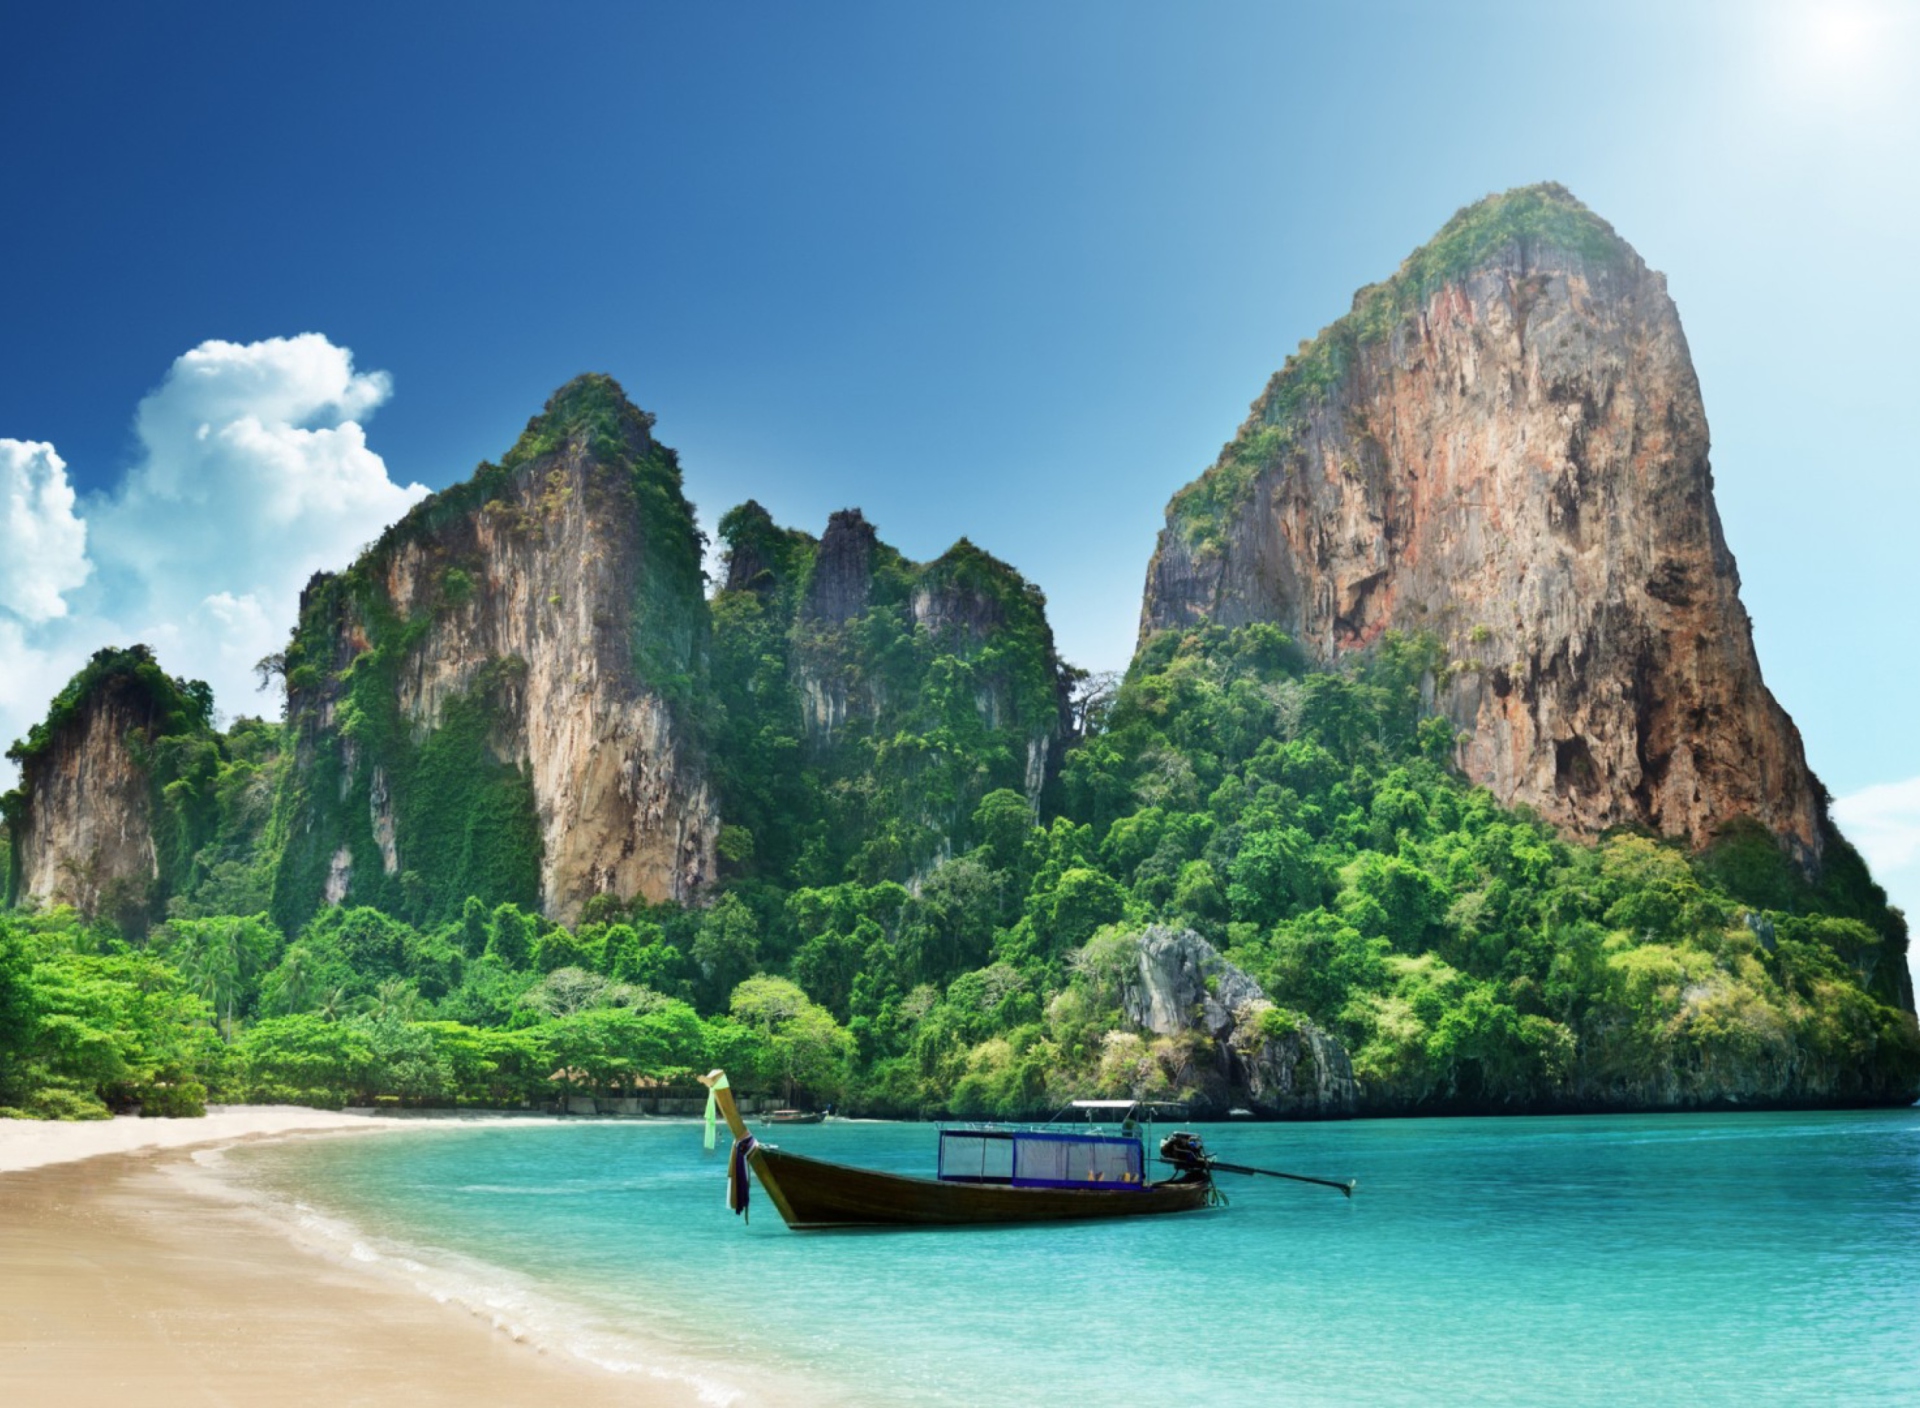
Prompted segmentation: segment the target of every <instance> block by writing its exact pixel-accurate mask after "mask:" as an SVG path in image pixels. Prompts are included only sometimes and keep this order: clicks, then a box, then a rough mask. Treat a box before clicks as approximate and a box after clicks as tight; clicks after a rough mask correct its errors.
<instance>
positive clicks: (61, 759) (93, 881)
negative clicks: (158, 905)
mask: <svg viewBox="0 0 1920 1408" xmlns="http://www.w3.org/2000/svg"><path fill="white" fill-rule="evenodd" d="M152 724H153V720H152V717H151V710H150V709H149V708H148V706H147V701H146V700H145V699H143V698H140V697H139V696H138V695H137V694H135V693H134V692H133V691H130V690H126V689H114V688H109V689H106V690H103V691H101V692H100V693H98V694H95V695H93V696H91V697H89V698H88V699H87V700H86V701H85V702H84V703H83V704H82V705H81V707H80V708H79V709H77V710H76V711H75V712H74V714H73V716H72V718H71V719H70V720H68V721H67V723H66V724H65V726H64V727H62V728H61V729H60V730H59V731H58V732H57V733H55V734H54V735H53V736H52V738H51V739H50V740H49V741H48V746H47V749H46V751H45V752H44V753H41V754H40V755H39V756H37V757H35V758H33V759H32V760H31V761H29V762H28V763H27V764H26V765H25V767H23V768H22V770H21V790H22V792H23V793H24V794H26V795H28V796H30V797H31V798H32V805H31V806H28V807H26V808H24V809H23V814H22V816H21V817H20V820H19V821H18V823H17V824H16V825H15V826H14V827H13V832H14V838H13V839H14V847H15V849H14V856H15V876H14V884H15V889H16V897H17V898H20V899H31V900H36V901H38V902H40V903H42V904H70V905H72V906H74V907H75V908H76V909H79V910H81V911H83V912H84V913H88V914H92V913H95V912H96V911H97V910H98V909H99V908H100V907H101V905H102V901H103V900H110V897H112V896H114V895H116V894H118V895H122V896H127V897H132V898H137V900H138V901H139V902H142V903H144V901H145V899H146V895H147V889H148V887H149V886H150V885H152V884H153V882H154V881H156V880H158V879H159V877H160V862H159V856H158V854H157V852H156V851H155V849H154V840H153V814H152V796H153V789H152V784H151V782H150V780H149V778H148V775H147V769H146V767H145V766H144V765H143V763H142V762H141V761H140V760H139V759H138V758H137V757H136V755H135V748H136V747H137V746H138V745H139V744H140V743H141V742H143V741H146V740H147V739H148V738H149V737H150V730H151V728H152Z"/></svg>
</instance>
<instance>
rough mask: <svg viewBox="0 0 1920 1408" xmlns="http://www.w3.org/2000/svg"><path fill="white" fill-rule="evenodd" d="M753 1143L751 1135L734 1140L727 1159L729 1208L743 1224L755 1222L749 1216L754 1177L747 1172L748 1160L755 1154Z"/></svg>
mask: <svg viewBox="0 0 1920 1408" xmlns="http://www.w3.org/2000/svg"><path fill="white" fill-rule="evenodd" d="M753 1142H754V1141H753V1136H752V1135H751V1134H749V1135H748V1136H747V1137H746V1138H745V1139H736V1140H734V1141H733V1153H732V1154H731V1155H729V1156H728V1158H727V1206H728V1207H730V1208H732V1209H733V1211H734V1213H735V1214H736V1215H737V1216H738V1217H739V1218H740V1220H741V1222H742V1223H743V1224H751V1223H752V1222H753V1219H752V1218H751V1217H749V1216H747V1199H748V1196H749V1194H751V1193H752V1191H753V1175H752V1174H751V1173H749V1172H748V1170H747V1158H748V1156H749V1155H751V1154H752V1153H753Z"/></svg>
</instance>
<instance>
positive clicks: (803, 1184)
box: [702, 1071, 1215, 1231]
mask: <svg viewBox="0 0 1920 1408" xmlns="http://www.w3.org/2000/svg"><path fill="white" fill-rule="evenodd" d="M702 1081H703V1083H704V1084H705V1085H706V1086H707V1088H708V1089H709V1090H710V1091H711V1092H712V1099H711V1101H710V1105H711V1106H712V1108H713V1109H714V1110H716V1111H717V1112H718V1113H719V1114H720V1116H721V1117H722V1118H724V1119H725V1120H726V1122H727V1128H728V1129H729V1130H731V1131H732V1132H733V1139H734V1144H733V1156H732V1158H731V1160H730V1161H729V1166H728V1176H729V1178H730V1180H731V1189H730V1194H729V1202H730V1204H731V1206H732V1207H733V1209H734V1211H736V1212H741V1211H744V1210H745V1208H746V1204H747V1187H746V1184H747V1177H748V1173H747V1171H748V1170H749V1169H751V1170H752V1171H753V1175H754V1176H756V1177H758V1178H759V1180H760V1186H761V1187H762V1188H764V1189H766V1192H767V1196H768V1197H769V1198H770V1199H772V1200H773V1205H774V1207H775V1208H777V1209H779V1212H780V1216H781V1217H783V1218H785V1219H786V1223H787V1226H789V1227H792V1228H795V1229H797V1230H801V1231H807V1230H812V1229H816V1228H824V1227H928V1226H942V1225H949V1226H950V1225H955V1224H964V1223H984V1222H1060V1221H1068V1220H1073V1219H1079V1218H1095V1217H1139V1216H1143V1215H1147V1214H1151V1213H1168V1212H1191V1211H1193V1210H1195V1209H1197V1208H1204V1207H1206V1206H1208V1205H1209V1204H1210V1203H1212V1202H1213V1201H1215V1198H1214V1191H1213V1178H1212V1175H1211V1173H1210V1172H1209V1169H1208V1165H1207V1163H1206V1161H1205V1159H1204V1158H1190V1159H1185V1160H1182V1161H1180V1162H1178V1163H1176V1171H1175V1173H1174V1175H1173V1177H1171V1178H1166V1179H1162V1180H1160V1181H1159V1182H1148V1181H1147V1179H1146V1176H1145V1167H1146V1146H1145V1143H1144V1141H1143V1139H1142V1137H1141V1135H1140V1134H1139V1133H1138V1132H1137V1126H1136V1125H1135V1123H1134V1121H1133V1120H1132V1118H1131V1115H1132V1113H1133V1110H1134V1108H1135V1106H1134V1102H1132V1101H1126V1100H1122V1101H1076V1102H1074V1103H1075V1105H1076V1106H1077V1107H1078V1108H1081V1109H1084V1110H1086V1111H1087V1112H1088V1116H1089V1118H1091V1116H1092V1112H1093V1111H1094V1110H1095V1109H1104V1110H1112V1111H1115V1112H1119V1111H1121V1110H1123V1109H1124V1110H1125V1111H1126V1113H1127V1115H1128V1118H1127V1119H1126V1121H1125V1123H1124V1124H1123V1126H1122V1132H1121V1133H1119V1134H1112V1133H1107V1132H1105V1131H1103V1130H1098V1129H1095V1128H1093V1127H1091V1126H1090V1127H1089V1128H1088V1129H1087V1130H1086V1131H1084V1132H1083V1131H1082V1130H1079V1129H1070V1128H1062V1127H1057V1126H1049V1127H1044V1128H1038V1129H1011V1128H1006V1127H996V1126H981V1125H969V1126H964V1127H959V1128H951V1129H942V1130H941V1131H940V1156H939V1172H938V1176H936V1177H934V1178H913V1177H908V1176H906V1175H903V1174H897V1173H881V1172H879V1171H878V1170H875V1169H864V1168H854V1167H852V1166H851V1165H848V1164H836V1163H829V1162H828V1161H826V1160H825V1159H814V1158H808V1157H807V1156H805V1155H803V1154H793V1153H788V1152H787V1151H786V1150H784V1149H780V1148H778V1147H776V1146H774V1145H771V1144H762V1143H761V1142H760V1141H759V1140H757V1139H755V1138H754V1137H753V1135H752V1134H751V1133H750V1132H749V1131H748V1129H747V1126H746V1122H745V1121H744V1120H742V1119H741V1118H740V1111H739V1109H738V1107H737V1106H735V1104H734V1101H733V1093H732V1091H730V1090H729V1089H728V1088H727V1078H726V1076H725V1075H723V1074H722V1073H721V1072H719V1071H715V1072H713V1073H712V1074H711V1075H708V1076H705V1077H702ZM1175 1137H1176V1138H1180V1139H1185V1140H1191V1141H1192V1146H1191V1147H1192V1148H1194V1149H1195V1150H1197V1149H1198V1147H1199V1145H1198V1141H1197V1140H1193V1136H1191V1135H1181V1136H1175ZM1168 1143H1169V1145H1171V1144H1172V1143H1173V1140H1171V1139H1170V1140H1169V1141H1168ZM1183 1147H1185V1146H1183ZM1163 1152H1165V1151H1164V1150H1163Z"/></svg>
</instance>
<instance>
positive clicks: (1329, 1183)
mask: <svg viewBox="0 0 1920 1408" xmlns="http://www.w3.org/2000/svg"><path fill="white" fill-rule="evenodd" d="M1207 1167H1208V1168H1213V1169H1219V1170H1220V1171H1221V1172H1222V1173H1257V1174H1259V1175H1261V1176H1262V1177H1264V1178H1289V1179H1292V1180H1293V1181H1294V1182H1295V1183H1318V1184H1319V1185H1320V1186H1321V1187H1322V1188H1338V1189H1339V1190H1340V1191H1341V1192H1342V1193H1344V1194H1346V1195H1347V1196H1348V1197H1349V1198H1351V1197H1352V1196H1353V1190H1354V1188H1355V1187H1356V1186H1357V1185H1358V1180H1356V1179H1352V1178H1349V1179H1348V1180H1347V1181H1346V1182H1345V1183H1341V1182H1338V1181H1337V1180H1335V1179H1331V1178H1311V1177H1309V1176H1308V1175H1306V1174H1304V1173H1282V1172H1280V1170H1279V1169H1275V1168H1249V1167H1247V1165H1245V1164H1223V1163H1221V1162H1220V1160H1218V1159H1208V1160H1207Z"/></svg>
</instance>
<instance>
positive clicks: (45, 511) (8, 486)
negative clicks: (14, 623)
mask: <svg viewBox="0 0 1920 1408" xmlns="http://www.w3.org/2000/svg"><path fill="white" fill-rule="evenodd" d="M73 504H74V494H73V486H72V485H71V484H69V483H68V482H67V464H66V461H65V460H63V459H61V458H60V456H59V455H57V454H55V453H54V450H53V446H51V445H48V444H43V443H41V442H40V441H37V440H5V439H0V612H6V613H8V614H11V615H13V616H16V617H18V618H19V619H20V620H22V621H26V622H31V623H36V624H37V623H38V622H41V621H50V620H52V619H53V618H55V617H57V616H64V615H66V614H67V602H66V593H68V592H70V591H72V590H73V589H74V588H75V587H78V586H79V585H80V584H81V583H83V582H85V581H86V580H87V573H88V571H89V567H88V563H87V525H86V524H85V523H83V522H82V521H81V520H80V519H79V518H78V517H77V516H75V514H74V511H73Z"/></svg>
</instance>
